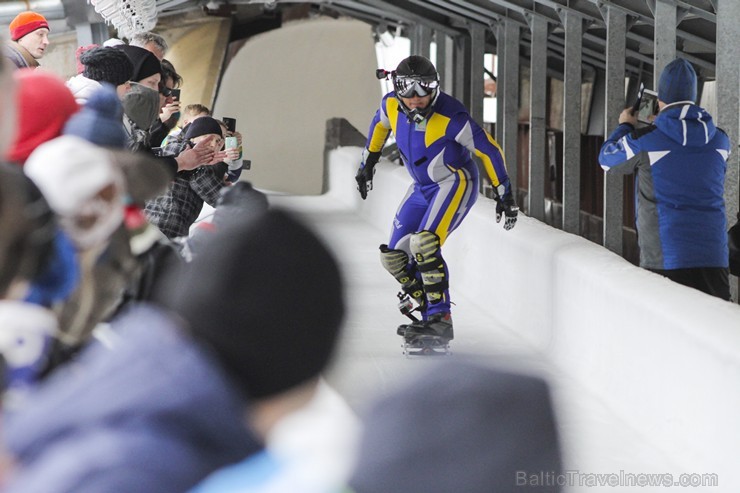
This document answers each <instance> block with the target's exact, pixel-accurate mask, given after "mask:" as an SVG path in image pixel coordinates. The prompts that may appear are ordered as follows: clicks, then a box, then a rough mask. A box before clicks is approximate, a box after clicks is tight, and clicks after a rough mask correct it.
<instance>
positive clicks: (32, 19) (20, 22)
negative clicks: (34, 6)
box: [10, 10, 49, 41]
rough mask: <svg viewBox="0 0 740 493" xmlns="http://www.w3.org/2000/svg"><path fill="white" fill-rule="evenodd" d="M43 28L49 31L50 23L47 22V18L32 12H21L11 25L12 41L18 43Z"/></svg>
mask: <svg viewBox="0 0 740 493" xmlns="http://www.w3.org/2000/svg"><path fill="white" fill-rule="evenodd" d="M42 27H45V28H46V29H49V23H48V22H46V17H44V16H43V15H41V14H37V13H36V12H31V11H30V10H27V11H25V12H21V13H20V14H18V15H16V16H15V19H13V21H12V22H11V23H10V39H12V40H13V41H18V40H19V39H21V38H22V37H23V36H25V35H26V34H28V33H30V32H33V31H35V30H36V29H41V28H42Z"/></svg>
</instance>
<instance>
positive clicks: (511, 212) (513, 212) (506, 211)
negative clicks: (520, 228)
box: [496, 193, 519, 231]
mask: <svg viewBox="0 0 740 493" xmlns="http://www.w3.org/2000/svg"><path fill="white" fill-rule="evenodd" d="M518 214H519V207H518V206H517V205H516V202H515V201H514V197H512V195H511V193H508V194H505V195H504V196H503V197H496V222H497V223H499V222H501V217H502V215H504V216H506V220H505V221H504V229H505V230H506V231H508V230H510V229H511V228H513V227H514V226H515V225H516V217H517V215H518Z"/></svg>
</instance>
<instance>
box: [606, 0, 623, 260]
mask: <svg viewBox="0 0 740 493" xmlns="http://www.w3.org/2000/svg"><path fill="white" fill-rule="evenodd" d="M603 9H604V10H603V12H604V17H605V20H606V26H607V31H606V104H605V115H604V118H605V119H604V131H605V135H604V136H605V137H606V136H608V134H609V132H611V131H612V130H613V128H614V127H615V125H616V124H617V117H618V116H619V114H620V113H621V112H622V110H623V109H624V108H625V100H624V75H625V52H626V34H627V16H626V15H625V14H624V12H622V11H621V10H619V9H617V8H615V7H613V6H611V5H608V4H607V5H605V6H604V7H603ZM623 222H624V177H623V176H621V175H616V174H610V173H606V174H605V176H604V246H605V247H606V248H608V249H609V250H611V251H613V252H615V253H617V254H619V255H622V223H623Z"/></svg>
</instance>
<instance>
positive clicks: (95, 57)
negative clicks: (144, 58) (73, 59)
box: [80, 47, 134, 86]
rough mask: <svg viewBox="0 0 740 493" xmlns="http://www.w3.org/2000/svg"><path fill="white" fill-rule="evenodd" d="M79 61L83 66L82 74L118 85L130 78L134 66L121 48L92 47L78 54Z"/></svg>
mask: <svg viewBox="0 0 740 493" xmlns="http://www.w3.org/2000/svg"><path fill="white" fill-rule="evenodd" d="M80 63H81V64H83V65H84V66H85V70H84V71H83V72H82V75H84V76H85V77H87V78H88V79H92V80H96V81H98V82H108V83H110V84H113V85H114V86H120V85H121V84H123V83H124V82H128V81H130V80H131V77H132V76H133V74H134V66H133V64H132V63H131V60H129V59H128V57H127V56H126V54H125V53H124V52H122V51H121V50H115V49H113V48H105V47H103V48H93V49H91V50H87V51H85V52H83V53H82V54H81V55H80Z"/></svg>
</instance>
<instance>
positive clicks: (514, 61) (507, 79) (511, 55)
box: [499, 20, 521, 200]
mask: <svg viewBox="0 0 740 493" xmlns="http://www.w3.org/2000/svg"><path fill="white" fill-rule="evenodd" d="M520 36H521V32H520V29H519V25H518V24H516V23H515V22H513V21H510V20H507V21H506V38H505V40H504V42H505V44H506V59H505V61H504V64H505V65H504V68H505V70H504V73H503V74H502V75H500V76H499V80H501V79H504V89H505V91H506V92H505V93H503V94H502V98H503V103H504V104H503V106H504V121H503V122H502V123H503V126H504V141H503V146H504V156H505V157H506V170H507V172H508V174H509V179H510V180H511V188H512V190H513V192H514V197H515V198H517V190H518V179H519V169H518V157H517V151H518V146H519V39H520ZM517 200H518V198H517Z"/></svg>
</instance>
